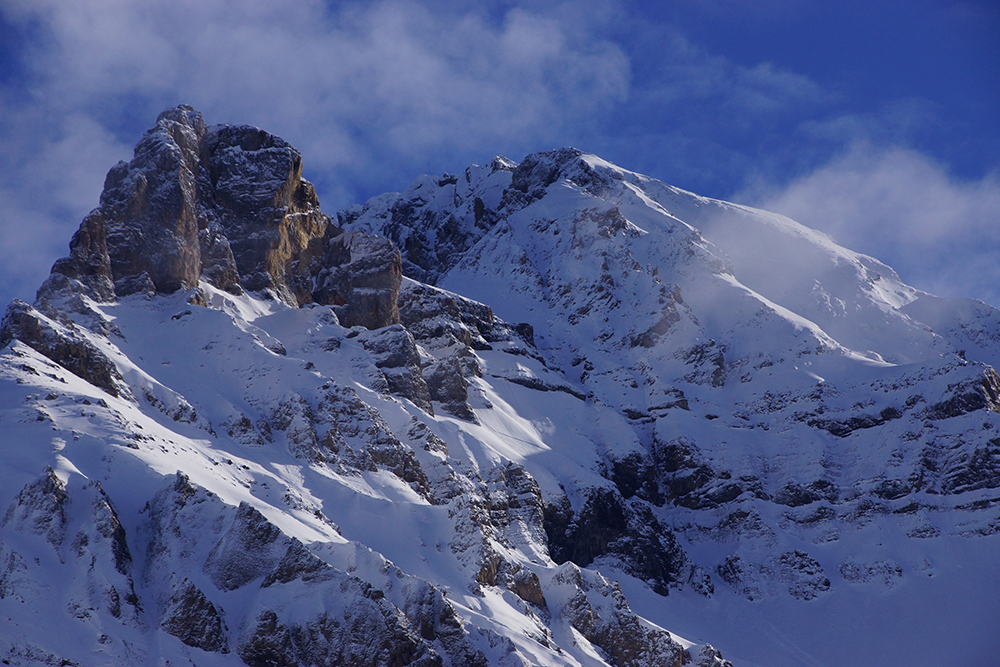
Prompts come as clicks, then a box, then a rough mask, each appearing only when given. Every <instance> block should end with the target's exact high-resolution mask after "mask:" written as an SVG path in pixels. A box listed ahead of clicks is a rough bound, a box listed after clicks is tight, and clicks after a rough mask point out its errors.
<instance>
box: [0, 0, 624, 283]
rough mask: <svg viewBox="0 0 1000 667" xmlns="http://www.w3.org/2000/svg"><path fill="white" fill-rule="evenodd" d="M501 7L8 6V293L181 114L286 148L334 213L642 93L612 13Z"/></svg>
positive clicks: (517, 146) (36, 275)
mask: <svg viewBox="0 0 1000 667" xmlns="http://www.w3.org/2000/svg"><path fill="white" fill-rule="evenodd" d="M490 9H491V11H486V10H483V9H481V8H469V7H468V6H461V5H460V4H457V3H456V4H455V5H449V4H448V3H427V4H422V3H418V2H399V1H393V0H386V1H383V2H378V3H339V4H337V5H333V6H330V5H328V4H327V3H324V2H319V1H312V2H300V3H274V2H270V1H269V0H247V1H246V2H240V3H234V2H218V3H215V2H211V3H205V2H201V1H200V0H150V1H149V2H143V3H134V2H127V1H125V0H79V1H74V2H62V1H61V0H9V1H8V2H5V3H3V4H2V5H0V16H2V18H3V19H4V20H6V21H7V22H8V23H10V24H12V25H14V26H15V29H20V30H21V32H22V34H23V35H26V36H27V37H26V38H25V39H24V43H23V44H22V45H19V46H21V47H23V48H21V50H20V53H21V56H22V61H21V62H20V63H19V65H20V68H19V69H21V70H22V71H23V75H22V76H21V77H19V78H16V79H14V80H11V81H7V82H6V83H5V88H3V89H0V114H2V115H3V117H4V118H5V121H4V123H3V124H2V125H0V142H2V143H3V145H4V151H3V154H2V155H0V173H3V174H5V175H6V176H7V178H5V181H6V183H5V185H4V186H3V187H4V192H3V197H4V202H5V206H4V211H3V212H2V213H0V216H2V217H0V235H2V240H3V241H4V243H3V244H2V246H0V290H2V291H4V292H5V293H4V294H3V296H4V297H7V296H8V295H9V294H10V293H13V294H16V295H18V296H21V297H25V298H28V297H30V293H31V292H32V291H33V289H34V287H35V286H37V284H38V283H39V282H40V280H41V278H42V277H44V274H45V272H46V269H47V266H48V265H49V264H50V263H51V261H52V260H53V259H54V258H55V257H57V256H59V255H61V254H63V253H64V252H65V246H66V242H67V241H68V239H69V236H70V234H71V232H72V230H73V229H74V228H75V226H76V225H77V224H78V223H79V220H80V219H81V217H82V216H83V215H84V214H85V213H86V211H87V210H88V209H89V208H91V207H92V206H94V205H96V203H97V197H98V195H99V193H100V189H101V184H102V182H103V177H104V174H105V173H106V171H107V170H108V169H109V168H110V167H111V166H112V165H113V164H114V163H115V162H116V161H117V160H118V159H128V158H129V156H130V150H129V148H128V147H129V146H131V145H132V144H133V143H134V142H135V141H136V140H137V139H138V136H139V133H140V132H141V131H142V130H144V129H145V128H146V127H148V126H149V125H150V124H151V122H152V120H153V119H154V118H155V117H156V114H157V113H158V112H159V111H160V110H162V109H163V108H165V107H168V106H172V105H175V104H178V103H181V102H185V103H189V104H192V105H194V106H195V107H196V108H198V109H200V110H201V111H202V112H203V113H204V115H205V118H206V120H207V121H208V122H210V123H211V122H233V123H250V124H254V125H258V126H261V127H264V128H266V129H268V130H270V131H272V132H275V133H276V134H279V135H281V136H283V137H285V138H286V139H288V140H289V141H290V142H292V143H293V144H294V145H296V146H297V147H298V148H299V149H300V150H302V152H303V154H304V157H305V165H306V170H307V176H309V177H312V178H314V179H315V180H317V181H318V185H319V187H320V190H321V196H322V198H323V201H324V202H325V204H326V205H327V207H328V208H335V207H336V206H337V205H340V204H346V203H351V201H353V199H354V198H355V197H356V196H357V195H358V193H359V191H360V192H362V193H364V191H365V190H366V189H368V192H367V194H369V195H370V194H375V192H372V191H371V189H372V188H377V189H378V190H381V189H390V188H391V187H393V186H395V187H403V186H405V185H406V182H407V180H406V179H409V178H412V177H413V176H415V175H416V173H419V172H418V171H416V170H417V169H422V168H423V165H424V164H435V162H434V160H429V159H428V158H427V157H426V156H427V155H434V156H436V157H437V158H438V160H443V161H446V160H447V159H448V158H449V157H450V158H452V161H453V162H455V163H456V164H457V165H461V164H463V163H465V162H467V161H471V159H470V157H469V156H470V155H474V156H475V157H476V158H480V159H489V158H490V157H492V153H489V152H488V151H491V150H494V151H511V152H513V153H517V152H518V151H526V150H528V149H529V148H536V147H537V144H538V143H539V142H543V141H545V138H548V137H551V136H553V135H556V134H558V131H559V128H560V127H562V126H564V125H565V124H567V123H571V122H573V121H574V119H579V118H585V117H587V116H588V115H590V114H594V113H596V112H598V111H600V110H601V109H603V108H606V107H607V106H608V105H610V104H614V103H616V102H619V101H621V100H623V99H625V98H626V96H627V95H628V91H629V80H630V68H629V62H628V59H627V57H626V56H625V55H624V53H623V51H622V50H621V49H620V48H619V47H618V46H617V45H615V44H614V43H612V42H611V41H609V40H607V39H603V38H602V37H601V35H600V30H599V28H600V24H599V21H600V20H603V19H600V18H599V13H595V14H594V16H592V17H587V16H586V15H583V14H580V13H579V12H575V13H574V12H567V11H563V10H560V9H559V8H556V9H555V10H552V11H548V12H544V13H543V12H542V11H541V10H535V11H529V10H527V9H520V8H517V7H514V8H509V7H508V8H503V7H492V8H490ZM544 147H547V146H544ZM403 165H405V167H404V166H403ZM397 170H402V171H405V174H402V173H401V174H399V177H398V178H395V179H394V178H393V176H394V175H396V172H397ZM42 230H44V232H45V233H40V231H42ZM35 263H37V266H36V265H35ZM7 290H10V292H7Z"/></svg>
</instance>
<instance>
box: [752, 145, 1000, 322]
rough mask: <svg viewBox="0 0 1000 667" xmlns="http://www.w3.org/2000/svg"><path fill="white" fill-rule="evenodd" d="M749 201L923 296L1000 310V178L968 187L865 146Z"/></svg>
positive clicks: (909, 155)
mask: <svg viewBox="0 0 1000 667" xmlns="http://www.w3.org/2000/svg"><path fill="white" fill-rule="evenodd" d="M743 199H744V200H748V201H750V202H752V203H753V204H754V205H755V206H759V207H761V208H765V209H768V210H772V211H777V212H780V213H784V214H785V215H788V216H789V217H791V218H793V219H795V220H798V221H799V222H802V223H803V224H806V225H808V226H810V227H815V228H817V229H820V230H823V231H825V232H827V233H829V234H831V235H832V236H833V237H834V238H835V239H836V240H837V241H838V242H839V243H840V244H842V245H844V246H847V247H849V248H851V249H853V250H858V251H861V252H864V253H866V254H869V255H872V256H874V257H876V258H878V259H880V260H882V261H884V262H886V263H887V264H889V265H890V266H892V267H893V268H895V269H896V270H897V272H898V273H899V274H900V276H901V277H902V278H903V280H905V281H907V282H909V283H910V284H912V285H914V286H915V287H919V288H921V289H925V290H927V291H930V292H932V293H936V294H939V295H942V296H968V297H975V298H980V299H983V300H984V301H987V302H989V303H992V304H993V305H997V306H1000V174H997V173H992V174H988V175H986V176H985V177H983V178H981V179H978V180H961V179H958V178H956V177H954V176H953V175H951V174H950V173H949V172H948V170H947V169H946V168H945V167H944V166H942V165H941V164H938V163H937V162H935V161H933V160H932V159H930V158H929V157H927V156H926V155H923V154H921V153H918V152H916V151H913V150H908V149H903V148H889V149H877V148H873V147H872V146H871V145H869V144H866V143H859V144H855V145H854V146H853V147H852V148H851V149H850V150H849V151H847V152H846V153H845V154H844V155H842V156H841V157H839V158H837V159H835V160H833V161H832V162H830V163H829V164H827V165H826V166H824V167H821V168H820V169H817V170H816V171H814V172H812V173H810V174H808V175H806V176H803V177H801V178H798V179H795V180H794V181H792V182H791V183H789V184H787V185H785V186H784V187H780V188H775V187H760V186H758V188H757V189H756V192H754V193H750V192H747V193H744V194H743Z"/></svg>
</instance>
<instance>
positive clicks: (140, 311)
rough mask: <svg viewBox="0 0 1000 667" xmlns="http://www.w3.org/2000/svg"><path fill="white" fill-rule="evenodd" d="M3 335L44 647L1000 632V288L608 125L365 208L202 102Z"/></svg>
mask: <svg viewBox="0 0 1000 667" xmlns="http://www.w3.org/2000/svg"><path fill="white" fill-rule="evenodd" d="M0 348H2V351H0V427H2V433H3V435H2V436H0V442H2V447H0V479H2V480H3V484H2V485H0V493H2V497H0V507H7V508H8V509H7V510H6V514H5V516H4V519H3V522H2V527H0V539H2V543H0V658H2V659H3V660H4V662H5V664H15V665H64V664H67V665H68V664H79V665H89V664H111V665H147V664H148V665H154V664H155V665H178V664H195V665H208V666H211V665H241V664H246V665H250V666H251V667H257V666H265V665H314V664H315V665H339V664H344V665H373V666H374V665H379V666H382V665H386V666H388V665H400V666H402V665H420V666H424V665H428V666H429V665H442V666H445V665H449V666H455V667H458V666H464V665H483V666H485V665H499V666H502V667H511V666H519V665H584V666H587V667H590V666H594V665H610V666H613V667H643V666H646V665H649V666H652V665H682V664H695V665H699V666H706V667H707V666H721V665H726V664H730V662H729V661H732V664H736V665H840V664H846V663H856V664H858V663H860V664H885V665H888V664H914V665H919V664H949V663H956V662H958V663H962V662H970V663H971V662H975V661H978V662H981V663H985V664H988V663H989V662H991V661H994V660H995V659H996V655H997V651H998V650H1000V640H998V639H997V638H996V636H995V631H994V630H993V627H992V626H993V625H994V623H993V621H994V620H995V619H996V618H998V617H1000V601H998V599H997V596H996V591H997V590H1000V568H998V567H997V564H998V556H997V553H998V551H997V548H998V546H1000V544H998V539H1000V537H998V533H1000V491H998V489H1000V432H998V428H1000V414H998V412H1000V377H998V376H997V374H996V372H995V371H994V365H995V364H997V363H998V362H1000V311H997V310H996V309H994V308H992V307H990V306H988V305H986V304H984V303H982V302H978V301H972V300H963V299H941V298H938V297H934V296H932V295H929V294H926V293H924V292H921V291H919V290H916V289H913V288H911V287H909V286H907V285H906V284H904V283H903V282H902V281H901V280H900V278H899V277H898V276H897V275H896V274H895V273H894V272H893V271H892V269H890V268H889V267H887V266H885V265H884V264H882V263H880V262H878V261H877V260H875V259H873V258H871V257H867V256H864V255H860V254H858V253H854V252H851V251H849V250H847V249H845V248H842V247H840V246H838V245H836V244H835V243H833V241H832V240H830V239H829V238H828V237H826V236H825V235H823V234H821V233H819V232H816V231H814V230H810V229H808V228H806V227H803V226H802V225H799V224H798V223H796V222H794V221H792V220H789V219H787V218H784V217H782V216H779V215H775V214H772V213H768V212H764V211H759V210H755V209H751V208H747V207H743V206H738V205H735V204H730V203H726V202H721V201H718V200H713V199H708V198H704V197H699V196H697V195H694V194H691V193H688V192H685V191H683V190H679V189H677V188H673V187H671V186H668V185H665V184H663V183H661V182H659V181H657V180H655V179H651V178H648V177H646V176H642V175H640V174H636V173H633V172H629V171H626V170H624V169H620V168H619V167H616V166H615V165H612V164H610V163H607V162H605V161H603V160H601V159H600V158H597V157H596V156H593V155H588V154H585V153H583V152H581V151H577V150H575V149H568V148H567V149H560V150H555V151H546V152H542V153H536V154H533V155H530V156H528V157H526V158H525V159H524V160H523V161H521V162H520V163H514V162H512V161H510V160H507V159H505V158H501V157H497V158H496V159H495V160H493V161H492V162H491V163H490V164H488V165H485V166H473V167H470V168H468V169H466V170H465V171H464V172H463V173H462V174H460V175H452V174H445V175H443V176H440V177H431V176H423V177H420V178H418V179H417V180H416V181H414V183H413V184H412V185H411V186H410V188H409V189H407V190H406V191H405V192H403V193H388V194H385V195H381V196H379V197H375V198H373V199H372V200H370V201H368V202H367V203H365V204H364V205H358V206H354V207H351V208H348V209H345V210H343V211H339V212H337V214H336V216H335V217H332V216H328V215H326V214H325V213H323V212H322V210H321V209H320V205H319V201H318V199H317V197H316V194H315V190H314V189H313V187H312V186H311V185H310V184H309V183H308V181H306V180H304V179H303V178H302V161H301V156H300V155H299V153H298V152H297V151H296V150H295V149H294V148H292V147H291V146H289V145H288V144H287V143H286V142H284V141H283V140H281V139H279V138H278V137H275V136H273V135H270V134H268V133H267V132H264V131H262V130H259V129H257V128H252V127H246V126H228V125H220V126H206V125H205V123H204V122H203V120H202V118H201V116H200V114H198V113H197V112H196V111H194V110H193V109H191V108H190V107H183V106H182V107H177V108H175V109H171V110H168V111H165V112H164V113H163V114H161V116H160V117H159V119H158V120H157V123H156V125H155V126H154V127H153V128H152V129H150V130H149V131H148V132H147V133H146V134H145V135H144V136H143V138H142V139H141V141H140V142H139V144H138V145H137V146H136V151H135V156H134V158H133V160H132V161H131V162H129V163H127V164H126V163H124V162H122V163H119V164H118V165H117V166H115V167H113V168H112V170H111V171H110V172H109V174H108V177H107V180H106V182H105V187H104V192H103V194H102V195H101V202H100V206H99V207H98V208H97V209H95V210H94V211H93V212H91V213H90V214H89V215H88V216H87V217H86V218H85V219H84V221H83V222H82V224H81V226H80V229H79V231H78V232H77V233H76V234H75V235H74V236H73V238H72V240H71V242H70V254H69V256H68V257H67V258H64V259H61V260H59V261H57V262H56V263H55V265H54V266H53V269H52V274H51V275H50V277H49V278H48V279H47V280H46V281H45V283H44V284H43V285H42V286H41V288H40V289H39V292H38V296H37V298H36V301H35V303H34V305H28V304H26V303H24V302H20V301H15V302H14V303H12V304H11V305H10V306H8V308H7V311H6V314H5V316H4V318H3V324H2V327H0ZM723 656H725V657H723Z"/></svg>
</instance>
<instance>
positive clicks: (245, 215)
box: [39, 105, 402, 329]
mask: <svg viewBox="0 0 1000 667" xmlns="http://www.w3.org/2000/svg"><path fill="white" fill-rule="evenodd" d="M401 276H402V273H401V260H400V256H399V252H398V251H396V249H395V247H394V246H393V245H392V243H391V242H390V241H388V240H386V239H383V238H378V237H373V236H369V235H367V234H364V233H344V232H343V231H342V230H341V229H340V228H339V227H337V226H336V225H334V224H333V223H332V221H331V220H330V218H329V217H328V216H327V215H325V214H324V213H323V212H322V210H321V209H320V206H319V199H318V198H317V196H316V190H315V188H314V187H313V186H312V184H310V183H309V182H308V181H306V180H305V179H303V178H302V156H301V155H300V154H299V152H298V151H297V150H295V149H294V148H293V147H292V146H290V145H289V144H288V143H287V142H285V141H284V140H282V139H281V138H279V137H276V136H274V135H272V134H269V133H267V132H265V131H263V130H260V129H258V128H255V127H250V126H231V125H219V126H212V127H209V126H206V125H205V122H204V120H203V119H202V117H201V114H200V113H198V112H197V111H195V110H194V109H192V108H191V107H189V106H184V105H182V106H178V107H176V108H174V109H168V110H167V111H164V112H163V113H162V114H160V116H159V118H157V121H156V125H155V126H154V127H153V128H152V129H150V130H149V131H148V132H146V134H145V135H144V136H143V137H142V139H141V140H140V141H139V143H138V145H137V146H136V147H135V154H134V157H133V158H132V161H131V162H129V163H125V162H119V163H118V164H117V165H116V166H115V167H113V168H112V169H111V171H110V172H108V176H107V179H106V180H105V183H104V192H103V193H102V194H101V204H100V206H99V207H98V208H96V209H94V210H93V211H92V212H91V213H90V214H89V215H88V216H87V217H86V218H85V219H84V220H83V222H82V223H81V225H80V228H79V230H78V231H77V232H76V234H74V236H73V239H72V240H71V242H70V254H69V256H68V257H65V258H63V259H60V260H58V261H56V263H55V264H54V265H53V267H52V274H51V276H50V277H49V279H48V280H46V282H45V283H44V284H43V285H42V287H41V289H40V290H39V298H40V299H43V298H52V297H53V296H54V295H56V294H60V293H61V294H83V295H86V296H88V297H90V298H92V299H95V300H97V301H111V300H113V299H114V298H115V297H122V296H127V295H129V294H135V293H143V294H147V295H152V294H156V293H170V292H175V291H177V290H179V289H189V288H194V287H196V286H197V285H198V281H199V280H206V281H208V282H209V283H211V284H213V285H215V286H216V287H218V288H220V289H223V290H227V291H230V292H233V293H236V294H238V293H240V292H241V290H243V289H248V290H252V291H260V292H263V293H266V294H269V295H272V296H274V297H276V298H279V299H281V300H282V301H285V302H286V303H288V304H290V305H295V306H298V305H303V304H306V303H312V302H318V303H321V304H324V305H333V306H335V307H336V308H337V310H338V315H339V316H340V319H341V322H343V323H344V324H345V325H346V326H354V325H361V326H365V327H368V328H370V329H374V328H378V327H382V326H386V325H388V324H393V323H396V322H398V321H399V315H398V311H397V306H396V300H397V297H398V294H399V283H400V279H401Z"/></svg>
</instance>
